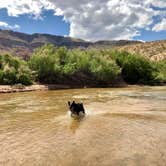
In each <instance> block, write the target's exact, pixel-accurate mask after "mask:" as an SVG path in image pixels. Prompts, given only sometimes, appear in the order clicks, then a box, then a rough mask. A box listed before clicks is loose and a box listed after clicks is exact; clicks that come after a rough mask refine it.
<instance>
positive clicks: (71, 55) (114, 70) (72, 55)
mask: <svg viewBox="0 0 166 166" xmlns="http://www.w3.org/2000/svg"><path fill="white" fill-rule="evenodd" d="M29 66H30V68H31V69H32V70H33V71H36V72H37V74H38V79H39V81H40V82H45V83H63V82H64V80H67V79H68V81H71V79H72V78H77V80H81V81H82V82H83V83H85V82H86V81H87V80H91V81H92V83H99V82H105V83H106V82H111V81H112V80H113V79H114V78H115V77H116V76H117V75H118V74H119V73H120V68H119V67H118V66H117V65H116V63H115V62H114V61H108V60H107V59H106V58H102V57H100V56H99V55H98V52H96V51H94V50H89V51H85V50H79V49H74V50H67V49H66V48H64V47H61V48H55V47H53V46H51V45H48V46H44V47H42V48H41V49H38V50H37V51H36V52H35V53H34V55H33V56H32V57H31V59H30V61H29ZM69 77H70V78H69ZM86 79H87V80H86Z"/></svg>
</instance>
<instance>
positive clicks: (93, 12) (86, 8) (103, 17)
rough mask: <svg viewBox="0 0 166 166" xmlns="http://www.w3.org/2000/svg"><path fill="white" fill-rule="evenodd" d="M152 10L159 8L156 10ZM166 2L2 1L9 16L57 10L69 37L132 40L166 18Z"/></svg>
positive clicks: (148, 0)
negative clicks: (156, 19) (62, 18)
mask: <svg viewBox="0 0 166 166" xmlns="http://www.w3.org/2000/svg"><path fill="white" fill-rule="evenodd" d="M153 7H156V8H159V9H158V10H155V9H154V8H153ZM164 7H166V0H144V1H141V0H66V1H63V2H62V1H61V0H28V1H27V0H8V1H5V2H2V1H0V8H6V9H7V11H8V14H9V15H10V16H18V15H21V14H31V15H34V16H35V18H39V17H40V14H41V13H42V11H43V10H44V9H46V10H48V9H51V10H54V12H55V15H58V16H59V15H62V16H64V20H65V21H68V22H70V34H69V35H70V36H71V37H77V38H83V39H87V40H105V39H109V40H113V39H132V38H133V37H134V36H138V35H140V29H150V27H151V25H152V24H153V23H154V16H158V17H161V19H164V18H165V17H166V12H165V11H164V10H160V8H164Z"/></svg>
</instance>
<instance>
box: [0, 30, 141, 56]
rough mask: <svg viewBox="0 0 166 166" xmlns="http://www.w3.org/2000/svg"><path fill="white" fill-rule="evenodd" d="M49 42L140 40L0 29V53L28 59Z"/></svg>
mask: <svg viewBox="0 0 166 166" xmlns="http://www.w3.org/2000/svg"><path fill="white" fill-rule="evenodd" d="M49 43H51V44H53V45H54V46H57V47H60V46H65V47H67V48H71V49H72V48H89V47H96V48H100V47H101V48H103V47H114V46H125V45H132V44H137V43H141V42H139V41H129V40H119V41H97V42H88V41H84V40H82V39H76V38H71V37H63V36H55V35H49V34H38V33H35V34H32V35H30V34H25V33H20V32H14V31H10V30H0V53H6V52H10V53H12V54H13V55H16V56H20V57H23V58H24V59H28V58H29V56H30V55H31V54H32V53H33V51H34V49H36V48H38V47H40V46H42V45H44V44H49Z"/></svg>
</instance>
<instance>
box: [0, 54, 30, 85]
mask: <svg viewBox="0 0 166 166" xmlns="http://www.w3.org/2000/svg"><path fill="white" fill-rule="evenodd" d="M17 83H22V84H24V85H30V84H32V77H31V70H30V69H29V67H28V65H27V63H26V62H25V61H23V60H21V59H19V58H16V57H13V56H11V55H3V56H2V55H1V56H0V84H11V85H12V84H17Z"/></svg>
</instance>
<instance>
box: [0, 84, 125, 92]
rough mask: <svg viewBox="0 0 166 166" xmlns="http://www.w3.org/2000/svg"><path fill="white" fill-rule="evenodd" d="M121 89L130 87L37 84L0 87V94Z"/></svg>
mask: <svg viewBox="0 0 166 166" xmlns="http://www.w3.org/2000/svg"><path fill="white" fill-rule="evenodd" d="M111 87H113V88H115V87H117V88H120V87H128V85H127V84H125V85H110V86H108V85H106V86H96V85H90V86H79V85H63V84H35V85H30V86H24V85H21V84H18V85H0V93H16V92H31V91H48V90H60V89H77V88H82V89H83V88H111Z"/></svg>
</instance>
